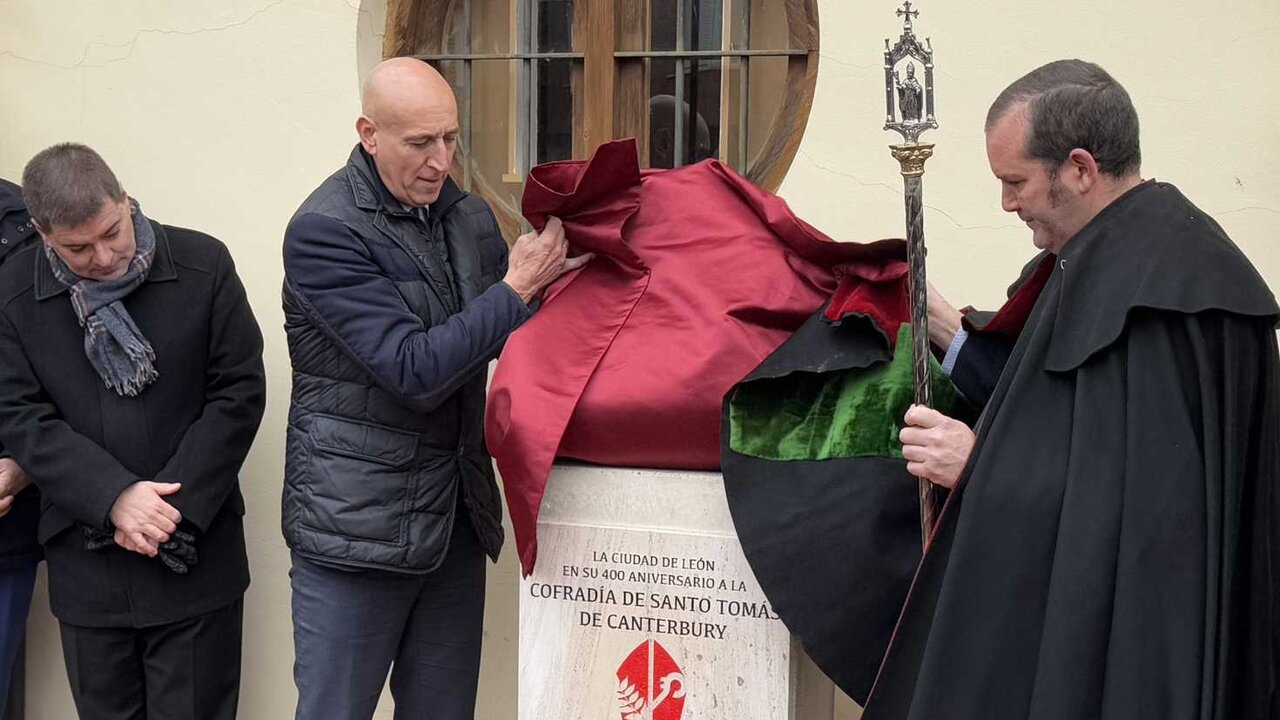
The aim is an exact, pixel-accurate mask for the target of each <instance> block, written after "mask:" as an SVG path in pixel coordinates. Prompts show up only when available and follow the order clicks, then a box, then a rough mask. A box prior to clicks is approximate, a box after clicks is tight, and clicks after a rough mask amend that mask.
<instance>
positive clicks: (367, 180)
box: [347, 143, 468, 217]
mask: <svg viewBox="0 0 1280 720" xmlns="http://www.w3.org/2000/svg"><path fill="white" fill-rule="evenodd" d="M347 180H348V181H349V182H350V183H351V192H352V195H353V196H354V199H355V203H356V207H358V208H360V209H361V210H368V211H371V212H374V211H381V212H383V213H385V214H387V215H396V216H404V217H408V216H410V215H413V212H412V211H409V210H405V209H404V205H402V204H401V203H400V201H399V200H398V199H396V196H395V195H392V194H391V191H390V190H388V189H387V186H386V185H385V184H383V182H382V178H381V177H380V176H379V175H378V169H377V167H375V166H374V164H373V157H372V156H371V155H369V153H367V152H365V150H364V148H363V147H361V146H360V144H359V143H357V144H356V146H355V147H354V148H352V150H351V156H350V157H349V158H348V159H347ZM467 194H468V193H467V192H466V191H464V190H463V189H462V188H459V187H458V185H457V183H455V182H454V181H453V178H452V177H446V178H445V179H444V186H443V187H441V188H440V197H438V198H436V201H435V202H433V203H431V205H429V206H428V207H429V209H430V212H431V214H432V215H434V216H436V217H444V215H445V213H447V212H449V210H450V209H452V208H453V206H454V205H456V204H458V201H460V200H462V199H463V198H465V197H466V196H467Z"/></svg>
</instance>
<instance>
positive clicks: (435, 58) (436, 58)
mask: <svg viewBox="0 0 1280 720" xmlns="http://www.w3.org/2000/svg"><path fill="white" fill-rule="evenodd" d="M409 57H412V58H415V59H417V60H422V61H424V62H440V61H442V60H467V61H475V60H582V59H583V58H585V57H586V55H584V54H583V53H580V52H546V53H535V52H516V53H452V54H449V53H443V54H437V55H410V56H409Z"/></svg>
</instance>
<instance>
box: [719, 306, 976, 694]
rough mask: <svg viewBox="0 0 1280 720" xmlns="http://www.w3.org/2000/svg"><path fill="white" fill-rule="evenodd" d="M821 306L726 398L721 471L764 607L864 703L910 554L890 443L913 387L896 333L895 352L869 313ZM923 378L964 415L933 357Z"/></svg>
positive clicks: (899, 469) (910, 489) (903, 481)
mask: <svg viewBox="0 0 1280 720" xmlns="http://www.w3.org/2000/svg"><path fill="white" fill-rule="evenodd" d="M825 315H826V310H825V308H824V309H823V310H820V311H818V312H817V313H816V314H815V315H814V316H813V317H811V318H810V319H809V320H808V321H807V322H806V323H805V324H804V325H803V326H802V327H801V328H800V329H799V330H798V331H796V333H795V334H794V335H792V336H791V338H789V339H788V340H787V341H786V342H785V343H784V344H783V345H782V346H781V347H779V348H778V349H777V350H776V351H775V352H774V353H773V354H771V355H770V356H769V357H768V358H767V359H766V360H765V361H764V362H763V363H762V364H761V365H760V366H759V367H757V368H756V369H755V370H754V371H752V373H751V374H750V375H748V376H747V377H746V378H745V379H743V380H742V382H740V383H739V384H738V385H737V386H735V387H734V389H733V390H731V391H730V392H729V393H728V394H727V395H726V396H725V401H724V405H723V415H722V418H723V419H722V430H721V469H722V472H723V474H724V484H725V492H726V495H727V497H728V504H729V510H730V512H731V513H732V515H733V522H734V527H735V529H736V530H737V534H738V539H739V541H740V542H741V544H742V549H743V553H744V554H745V555H746V558H747V560H748V562H749V563H750V565H751V569H752V572H753V573H754V574H755V577H756V579H757V580H758V581H759V582H760V587H761V588H762V589H763V590H764V593H765V595H766V597H768V599H769V603H770V605H771V606H772V607H773V609H774V610H775V611H776V612H777V614H778V616H779V617H780V618H781V619H782V621H783V622H784V623H785V624H786V626H787V629H788V630H790V631H791V632H792V633H793V634H794V635H795V636H796V637H798V638H799V639H800V641H801V643H802V644H803V646H804V649H805V651H806V652H807V653H808V654H809V656H810V657H811V658H812V659H813V660H814V662H815V663H816V664H817V665H818V667H819V668H821V669H822V671H823V672H824V673H826V674H827V676H828V677H830V678H831V679H832V680H833V681H834V682H835V683H836V684H837V685H838V686H839V687H840V689H841V690H843V691H844V692H845V693H847V694H848V695H849V696H850V697H852V698H853V699H855V700H857V701H858V702H865V701H866V698H867V694H868V692H870V690H871V684H872V682H873V681H874V680H875V677H876V671H877V669H878V668H879V667H880V661H881V658H883V656H884V651H885V648H887V647H888V645H889V638H890V636H891V635H892V634H893V628H894V623H895V622H896V621H897V618H898V614H899V613H900V612H901V609H902V603H903V601H904V600H905V599H906V595H907V590H908V588H909V587H910V584H911V578H912V577H913V576H914V575H915V572H916V568H917V566H918V565H919V564H920V552H921V539H920V501H919V493H918V481H917V480H916V479H915V478H914V477H913V476H911V475H910V474H909V473H908V472H907V469H906V462H905V461H904V460H903V459H902V458H901V452H900V448H901V446H900V445H899V444H898V443H897V431H898V428H899V427H900V425H901V419H902V416H903V415H904V414H905V413H906V410H907V408H908V407H909V406H910V404H911V402H912V397H913V388H914V384H913V382H912V377H911V360H910V352H911V345H912V343H911V341H910V334H909V331H908V332H906V334H904V335H901V336H900V337H899V339H898V341H897V346H896V347H897V350H896V354H895V351H894V350H891V349H890V346H889V343H888V338H887V336H886V335H885V331H884V330H883V329H881V328H880V327H879V326H878V325H877V324H875V323H874V322H872V321H871V320H870V319H869V318H867V317H865V316H860V315H846V316H844V317H843V319H841V320H840V321H838V322H836V323H832V322H829V321H828V320H827V319H826V317H825ZM904 354H905V357H903V355H904ZM933 377H934V397H935V401H936V402H937V403H938V405H939V407H946V408H948V411H949V412H951V413H952V414H954V415H958V416H960V417H965V416H966V415H968V416H969V419H971V418H972V416H973V413H972V411H971V410H969V409H968V408H967V403H965V402H964V401H963V400H962V399H960V398H959V395H958V393H957V391H956V389H955V388H953V387H952V386H951V383H950V382H949V381H948V380H947V378H946V376H945V375H944V374H943V373H942V371H941V368H940V367H935V373H934V376H933ZM842 390H845V391H850V392H849V393H848V394H844V393H842V392H841V391H842ZM837 398H839V399H837ZM762 418H764V420H763V421H762ZM806 419H807V420H810V421H812V422H806ZM735 423H737V427H736V428H735ZM810 433H812V434H810ZM741 434H746V435H751V438H749V439H748V440H749V441H759V440H761V437H762V436H770V437H774V438H775V439H777V436H779V435H781V436H784V437H785V440H781V441H780V443H781V444H783V445H788V446H789V449H788V451H787V453H785V454H787V455H788V457H785V458H783V457H779V456H777V455H773V454H772V453H771V452H756V451H757V450H759V449H760V446H759V444H758V443H753V442H748V443H747V444H748V445H754V447H752V448H750V449H749V448H746V447H742V446H740V445H739V446H737V447H735V442H734V438H735V437H738V436H739V435H741ZM848 435H861V436H862V439H861V441H859V442H852V443H846V442H843V440H845V439H847V436H848ZM798 437H803V438H804V440H797V438H798ZM801 446H802V447H801ZM890 446H892V448H893V449H897V450H898V452H896V453H893V452H886V450H891V447H890ZM772 449H776V448H771V450H772Z"/></svg>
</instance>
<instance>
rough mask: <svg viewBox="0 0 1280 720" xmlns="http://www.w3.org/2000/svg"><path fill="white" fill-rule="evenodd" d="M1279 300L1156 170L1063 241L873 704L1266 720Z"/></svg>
mask: <svg viewBox="0 0 1280 720" xmlns="http://www.w3.org/2000/svg"><path fill="white" fill-rule="evenodd" d="M1276 316H1277V307H1276V303H1275V298H1274V296H1273V295H1272V293H1271V292H1270V291H1269V290H1268V289H1267V287H1266V285H1265V284H1264V283H1263V281H1262V279H1261V278H1260V277H1259V276H1258V273H1257V272H1256V271H1255V270H1254V268H1253V267H1252V265H1250V264H1249V262H1248V260H1247V259H1246V258H1245V257H1244V256H1243V255H1242V254H1241V253H1240V251H1239V250H1238V249H1237V248H1236V247H1235V246H1234V245H1233V244H1232V243H1231V241H1230V240H1229V239H1228V238H1227V236H1226V234H1225V233H1224V232H1223V231H1222V229H1221V228H1220V227H1219V226H1218V225H1217V224H1216V223H1215V222H1214V221H1213V220H1212V219H1210V218H1209V217H1208V216H1207V215H1205V214H1204V213H1203V212H1201V211H1200V210H1198V209H1197V208H1195V207H1194V206H1193V205H1191V203H1190V202H1188V201H1187V200H1186V199H1185V198H1184V197H1183V196H1182V195H1181V194H1180V193H1179V192H1178V191H1177V190H1176V189H1175V188H1173V187H1172V186H1170V185H1165V184H1157V183H1144V184H1142V185H1140V186H1138V187H1137V188H1135V189H1133V190H1132V191H1130V192H1129V193H1127V194H1126V195H1125V196H1123V197H1122V198H1120V199H1119V200H1117V201H1116V202H1115V203H1113V204H1112V205H1111V206H1109V207H1108V208H1106V209H1105V210H1104V211H1103V212H1102V213H1100V214H1099V215H1098V216H1097V217H1096V218H1094V220H1093V221H1092V222H1091V223H1090V224H1089V225H1087V226H1086V227H1085V228H1084V229H1083V230H1082V231H1081V232H1080V233H1079V234H1077V235H1076V237H1075V238H1073V239H1072V240H1071V242H1070V243H1069V244H1068V245H1067V246H1066V247H1065V248H1064V249H1063V251H1062V253H1061V255H1060V256H1059V257H1058V258H1057V261H1056V263H1055V266H1054V268H1053V272H1052V274H1051V275H1050V276H1049V278H1048V280H1047V282H1046V284H1045V286H1044V289H1043V291H1042V292H1041V293H1040V296H1039V298H1038V300H1037V301H1036V303H1035V305H1034V308H1033V309H1032V311H1031V315H1030V317H1029V318H1028V320H1027V323H1026V326H1025V328H1024V329H1023V331H1022V332H1021V334H1020V336H1019V338H1018V342H1017V344H1016V346H1015V347H1014V349H1013V353H1012V355H1011V356H1010V359H1009V363H1008V365H1007V366H1006V369H1005V371H1004V373H1003V374H1002V376H1001V378H1000V381H999V383H998V384H997V386H996V388H995V391H994V393H993V395H992V397H991V400H990V402H989V403H988V404H987V406H986V408H985V410H984V413H983V416H982V418H981V420H980V421H979V424H978V429H977V444H976V446H975V448H974V451H973V454H972V455H971V457H970V460H969V464H968V466H967V468H966V470H965V472H964V474H963V475H962V477H961V480H960V485H959V488H960V489H959V491H957V492H954V493H952V496H951V498H950V499H949V501H948V504H947V507H946V509H945V510H944V514H943V517H942V518H941V521H940V524H939V527H938V529H937V531H936V533H935V535H934V539H933V542H932V543H931V545H930V548H929V551H928V553H927V554H926V556H925V558H924V561H923V563H922V565H921V568H920V571H919V573H918V574H917V576H916V579H915V581H914V583H913V586H912V589H911V592H910V594H909V599H908V601H907V605H906V608H905V610H904V612H903V616H902V618H901V619H900V621H899V623H898V628H897V630H896V631H895V636H894V639H893V642H892V644H891V648H890V650H889V654H888V656H887V657H886V659H885V662H884V665H883V667H882V668H881V671H880V675H879V677H878V679H877V682H876V686H875V689H874V690H873V692H872V696H871V699H870V700H869V702H868V705H867V708H866V711H865V714H864V716H863V717H864V718H865V720H887V719H893V720H943V719H946V720H970V719H974V720H976V719H978V718H982V719H983V720H986V719H988V718H999V719H1000V720H1020V719H1024V718H1025V719H1027V720H1032V719H1034V720H1059V719H1061V720H1068V719H1070V720H1084V719H1086V718H1089V719H1098V720H1144V719H1148V718H1149V719H1152V720H1156V719H1159V720H1184V719H1191V718H1196V719H1199V720H1262V719H1263V718H1273V717H1277V716H1280V701H1278V700H1277V690H1276V678H1277V674H1276V660H1277V650H1278V646H1280V639H1278V638H1280V636H1278V632H1280V624H1278V622H1277V611H1278V609H1280V604H1278V602H1280V597H1277V577H1278V575H1277V571H1278V568H1277V565H1278V563H1280V546H1278V545H1277V539H1278V537H1277V521H1278V520H1280V515H1278V507H1277V506H1278V499H1280V494H1278V493H1277V492H1276V484H1277V480H1280V477H1278V476H1280V452H1278V451H1277V443H1280V434H1278V433H1280V365H1278V364H1277V350H1276V336H1275V331H1274V324H1275V320H1276Z"/></svg>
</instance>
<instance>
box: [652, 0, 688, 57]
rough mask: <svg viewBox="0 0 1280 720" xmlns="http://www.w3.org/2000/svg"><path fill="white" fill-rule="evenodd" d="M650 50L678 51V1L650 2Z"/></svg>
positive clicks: (656, 0)
mask: <svg viewBox="0 0 1280 720" xmlns="http://www.w3.org/2000/svg"><path fill="white" fill-rule="evenodd" d="M686 2H687V0H686ZM649 49H650V50H675V49H676V0H650V2H649Z"/></svg>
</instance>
